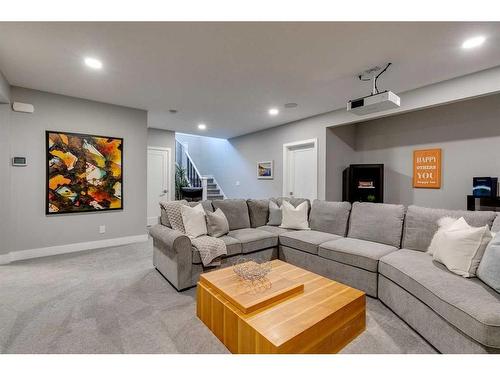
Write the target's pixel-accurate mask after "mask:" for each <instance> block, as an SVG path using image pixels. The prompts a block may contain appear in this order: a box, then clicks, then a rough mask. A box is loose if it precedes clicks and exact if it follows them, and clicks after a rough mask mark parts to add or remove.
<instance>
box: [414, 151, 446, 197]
mask: <svg viewBox="0 0 500 375" xmlns="http://www.w3.org/2000/svg"><path fill="white" fill-rule="evenodd" d="M413 187H414V188H428V189H440V188H441V149H440V148H434V149H430V150H415V151H413Z"/></svg>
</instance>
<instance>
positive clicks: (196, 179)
mask: <svg viewBox="0 0 500 375" xmlns="http://www.w3.org/2000/svg"><path fill="white" fill-rule="evenodd" d="M175 163H176V164H177V165H178V166H179V167H181V168H183V169H184V170H185V171H186V178H187V180H188V182H189V186H190V187H202V188H203V199H204V200H205V199H209V200H216V199H224V198H225V197H226V195H225V194H224V192H223V191H222V188H221V187H220V185H219V184H218V183H217V180H216V179H215V178H214V176H202V175H201V173H200V171H199V170H198V168H197V167H196V165H195V164H194V162H193V159H192V158H191V156H190V155H189V152H188V150H187V149H186V147H184V145H183V144H182V143H180V142H179V141H177V140H176V141H175Z"/></svg>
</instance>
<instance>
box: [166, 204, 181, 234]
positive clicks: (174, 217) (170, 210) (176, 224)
mask: <svg viewBox="0 0 500 375" xmlns="http://www.w3.org/2000/svg"><path fill="white" fill-rule="evenodd" d="M183 205H184V206H186V205H187V201H185V200H181V201H173V202H162V207H163V209H164V210H165V212H166V213H167V217H168V221H169V222H170V225H171V226H172V229H174V230H178V231H180V232H182V233H185V232H186V230H185V229H184V223H183V221H182V213H181V206H183Z"/></svg>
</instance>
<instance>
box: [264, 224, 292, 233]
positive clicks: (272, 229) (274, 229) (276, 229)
mask: <svg viewBox="0 0 500 375" xmlns="http://www.w3.org/2000/svg"><path fill="white" fill-rule="evenodd" d="M257 229H260V230H265V231H266V232H269V233H274V234H281V233H286V232H290V231H292V230H294V229H286V228H280V227H276V226H274V225H263V226H261V227H257Z"/></svg>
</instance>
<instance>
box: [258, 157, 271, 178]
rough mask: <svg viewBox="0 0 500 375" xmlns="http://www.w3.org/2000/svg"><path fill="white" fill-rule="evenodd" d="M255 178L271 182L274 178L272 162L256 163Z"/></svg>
mask: <svg viewBox="0 0 500 375" xmlns="http://www.w3.org/2000/svg"><path fill="white" fill-rule="evenodd" d="M257 178H258V179H259V180H272V179H273V178H274V169H273V161H272V160H271V161H260V162H258V163H257Z"/></svg>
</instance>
